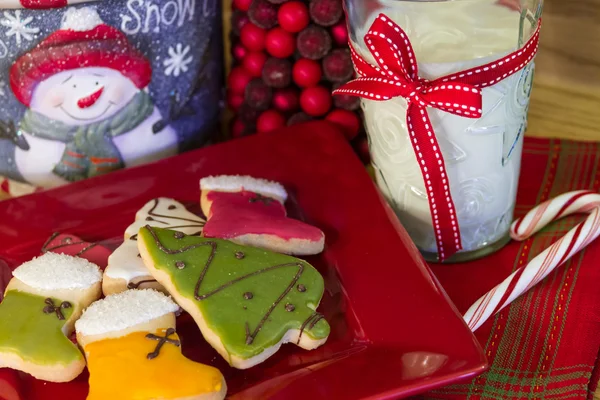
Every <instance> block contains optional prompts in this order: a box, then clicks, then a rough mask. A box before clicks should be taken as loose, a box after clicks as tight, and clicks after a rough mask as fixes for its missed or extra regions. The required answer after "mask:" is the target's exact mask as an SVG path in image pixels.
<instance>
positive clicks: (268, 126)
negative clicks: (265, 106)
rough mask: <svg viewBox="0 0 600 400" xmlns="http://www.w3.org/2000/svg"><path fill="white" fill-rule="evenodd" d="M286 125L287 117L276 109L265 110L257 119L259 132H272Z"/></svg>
mask: <svg viewBox="0 0 600 400" xmlns="http://www.w3.org/2000/svg"><path fill="white" fill-rule="evenodd" d="M284 126H285V118H284V117H283V115H281V114H280V113H278V112H277V111H275V110H268V111H265V112H264V113H262V114H260V116H259V117H258V120H257V121H256V130H257V132H259V133H266V132H271V131H274V130H277V129H279V128H282V127H284Z"/></svg>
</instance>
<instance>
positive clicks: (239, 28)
mask: <svg viewBox="0 0 600 400" xmlns="http://www.w3.org/2000/svg"><path fill="white" fill-rule="evenodd" d="M231 27H232V29H231V35H230V38H231V50H232V64H233V65H232V66H231V73H230V76H229V79H228V87H227V99H228V106H229V109H230V110H231V111H232V114H233V115H234V117H233V123H232V133H233V136H234V137H237V136H244V135H249V134H253V133H256V132H269V131H272V130H276V129H279V128H282V127H284V126H286V125H293V124H296V123H301V122H305V121H308V120H313V119H327V120H329V121H331V122H333V123H336V124H339V125H340V126H341V127H342V129H343V130H344V133H345V134H346V135H347V137H348V139H350V140H351V139H354V138H355V137H356V136H357V134H359V131H360V130H361V122H360V117H359V115H358V112H359V108H360V101H359V100H358V99H356V98H352V97H350V96H340V97H336V98H333V97H332V95H331V92H332V90H334V89H336V88H337V87H338V86H340V85H341V84H344V83H346V82H347V81H348V80H350V79H351V78H352V77H353V74H354V70H353V67H352V60H351V56H350V50H349V48H348V30H347V27H346V21H345V16H344V9H343V0H310V1H309V0H233V1H232V18H231Z"/></svg>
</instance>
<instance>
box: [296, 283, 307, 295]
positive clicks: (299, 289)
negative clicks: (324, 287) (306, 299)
mask: <svg viewBox="0 0 600 400" xmlns="http://www.w3.org/2000/svg"><path fill="white" fill-rule="evenodd" d="M296 289H298V291H299V292H300V293H304V292H306V286H304V285H303V284H299V285H298V286H296Z"/></svg>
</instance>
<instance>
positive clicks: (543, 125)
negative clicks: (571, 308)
mask: <svg viewBox="0 0 600 400" xmlns="http://www.w3.org/2000/svg"><path fill="white" fill-rule="evenodd" d="M543 20H544V26H543V28H542V35H541V42H540V50H539V53H538V56H537V59H536V75H535V80H534V90H533V93H532V99H531V106H530V109H529V130H528V132H527V134H528V135H531V136H544V137H561V138H566V139H573V140H596V141H598V140H600V0H545V4H544V13H543ZM599 340H600V339H599Z"/></svg>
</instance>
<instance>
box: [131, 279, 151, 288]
mask: <svg viewBox="0 0 600 400" xmlns="http://www.w3.org/2000/svg"><path fill="white" fill-rule="evenodd" d="M152 282H157V281H156V279H145V280H143V281H139V282H129V283H128V284H127V289H137V288H139V287H140V286H141V285H142V284H144V283H152Z"/></svg>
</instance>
